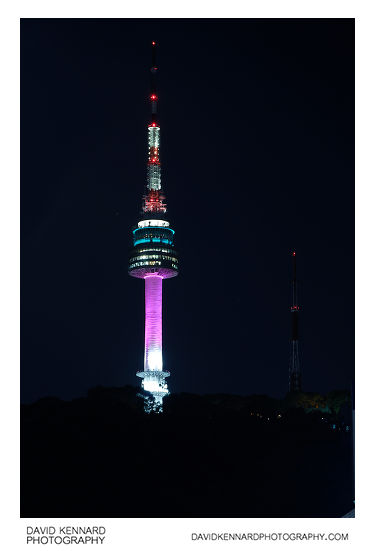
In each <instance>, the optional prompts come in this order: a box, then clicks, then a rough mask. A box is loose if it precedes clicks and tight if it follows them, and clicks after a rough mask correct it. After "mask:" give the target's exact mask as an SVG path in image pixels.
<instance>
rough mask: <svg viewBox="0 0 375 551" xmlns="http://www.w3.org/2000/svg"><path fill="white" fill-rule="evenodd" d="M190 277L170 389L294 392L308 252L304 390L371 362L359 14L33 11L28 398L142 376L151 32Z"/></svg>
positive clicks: (25, 54) (165, 161)
mask: <svg viewBox="0 0 375 551" xmlns="http://www.w3.org/2000/svg"><path fill="white" fill-rule="evenodd" d="M152 40H156V41H157V43H158V44H159V48H158V66H159V68H160V70H159V75H158V90H159V98H160V101H159V113H160V118H159V120H160V124H161V160H162V186H163V189H164V191H165V192H166V198H167V205H168V217H169V218H168V219H169V220H170V221H171V223H172V225H173V227H174V229H175V230H176V248H177V250H178V251H179V255H180V268H181V271H180V274H179V276H178V277H177V278H174V279H171V280H167V281H166V282H164V288H163V293H164V306H163V307H164V313H163V316H164V318H163V347H164V367H165V369H168V370H170V371H171V375H172V376H171V378H170V379H168V384H169V388H170V390H171V392H183V391H184V392H197V393H216V392H223V393H237V394H253V393H260V394H268V395H270V396H274V397H282V396H284V395H285V393H286V392H287V389H288V368H289V357H290V343H289V340H290V311H289V307H290V302H291V284H290V279H291V256H290V254H291V251H292V250H293V249H296V251H297V256H298V259H297V270H298V279H299V282H298V284H299V299H300V300H299V302H300V307H301V314H300V335H301V341H300V346H301V364H302V386H303V389H304V390H306V391H318V392H327V391H329V390H332V389H337V388H349V387H350V382H351V379H352V378H353V373H354V20H350V19H346V20H345V19H343V20H331V19H330V20H318V19H310V20H297V19H296V20H194V19H192V20H189V19H180V20H121V19H117V20H110V19H106V20H99V19H97V20H70V19H56V20H48V19H44V20H38V19H28V20H27V19H23V20H21V398H22V400H23V401H25V402H28V401H33V400H35V399H37V398H39V397H42V396H47V395H50V396H51V395H53V396H58V397H61V398H72V397H78V396H83V395H85V394H86V392H87V390H88V389H89V388H91V387H93V386H96V385H105V386H123V385H125V384H132V385H139V384H140V379H138V378H137V377H136V376H135V372H136V371H137V370H139V369H142V367H143V339H144V333H143V332H144V282H143V281H141V280H137V279H133V278H131V277H129V276H128V275H127V259H128V251H129V249H130V247H131V227H132V226H133V225H134V224H135V223H136V222H137V221H138V217H139V211H140V208H141V196H142V193H143V189H144V188H143V186H144V184H145V181H146V160H147V140H146V136H147V124H148V122H149V120H150V116H149V103H148V92H149V67H150V64H151V60H150V55H151V54H150V50H151V47H150V43H151V41H152Z"/></svg>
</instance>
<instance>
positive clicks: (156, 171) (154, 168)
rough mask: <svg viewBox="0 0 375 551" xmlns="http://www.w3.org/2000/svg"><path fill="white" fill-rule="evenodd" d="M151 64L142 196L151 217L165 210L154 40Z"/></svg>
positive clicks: (147, 214) (162, 213)
mask: <svg viewBox="0 0 375 551" xmlns="http://www.w3.org/2000/svg"><path fill="white" fill-rule="evenodd" d="M151 48H152V65H151V69H150V71H151V86H150V103H151V122H150V124H149V125H148V161H147V185H146V193H145V195H144V197H143V207H142V210H143V213H144V214H145V215H146V216H149V214H150V213H152V215H153V217H155V216H156V217H158V216H159V215H164V214H165V213H166V212H167V205H166V204H165V202H164V200H165V196H164V194H163V193H162V191H161V164H160V125H159V123H158V121H157V108H158V99H159V98H158V94H157V89H156V73H157V70H158V68H157V66H156V42H155V41H153V42H152V43H151Z"/></svg>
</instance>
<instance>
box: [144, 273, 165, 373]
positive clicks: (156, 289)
mask: <svg viewBox="0 0 375 551" xmlns="http://www.w3.org/2000/svg"><path fill="white" fill-rule="evenodd" d="M162 298H163V278H162V277H161V276H159V275H148V276H146V277H145V315H146V316H145V364H144V370H145V371H148V370H151V371H162V369H163V334H162V333H163V331H162V329H163V325H162V324H163V322H162V304H163V303H162Z"/></svg>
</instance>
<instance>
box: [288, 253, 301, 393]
mask: <svg viewBox="0 0 375 551" xmlns="http://www.w3.org/2000/svg"><path fill="white" fill-rule="evenodd" d="M292 264H293V279H292V306H291V307H290V312H291V316H292V334H291V357H290V366H289V392H300V391H301V365H300V359H299V342H298V341H299V336H298V314H299V306H298V298H297V255H296V251H293V252H292Z"/></svg>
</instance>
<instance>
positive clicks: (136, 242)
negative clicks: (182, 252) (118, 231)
mask: <svg viewBox="0 0 375 551" xmlns="http://www.w3.org/2000/svg"><path fill="white" fill-rule="evenodd" d="M174 233H175V232H174V230H173V229H172V228H171V227H170V225H169V222H167V221H166V220H161V219H156V218H155V219H147V220H141V221H140V222H138V225H137V226H136V227H135V228H134V229H133V248H132V250H131V252H130V256H129V269H128V272H129V275H131V276H132V277H137V278H140V279H144V278H145V277H146V276H147V275H151V274H154V275H160V276H161V277H162V278H163V279H168V278H171V277H175V276H176V275H177V274H178V257H177V253H176V250H175V249H174V244H173V239H174Z"/></svg>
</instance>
